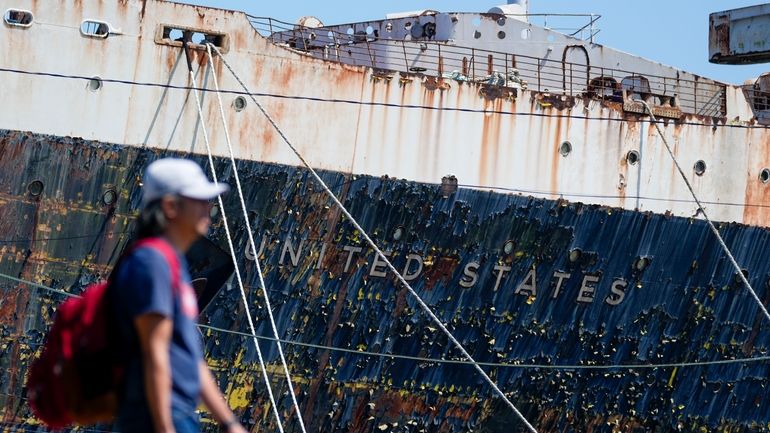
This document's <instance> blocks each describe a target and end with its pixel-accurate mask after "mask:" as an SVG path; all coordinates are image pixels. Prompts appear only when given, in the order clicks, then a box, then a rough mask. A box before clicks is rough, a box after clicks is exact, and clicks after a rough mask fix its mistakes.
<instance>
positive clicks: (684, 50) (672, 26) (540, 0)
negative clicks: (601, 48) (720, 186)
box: [177, 0, 770, 84]
mask: <svg viewBox="0 0 770 433" xmlns="http://www.w3.org/2000/svg"><path fill="white" fill-rule="evenodd" d="M177 1H181V2H189V3H196V4H202V5H207V6H213V7H219V8H225V9H235V10H242V11H244V12H247V13H250V14H252V15H257V16H268V17H272V18H277V19H280V20H283V21H287V22H296V20H297V19H298V18H300V17H302V16H305V15H313V16H316V17H318V18H320V19H321V21H323V22H324V23H325V24H337V23H346V22H353V21H364V20H370V19H378V18H384V17H385V14H386V13H389V12H400V11H412V10H418V9H436V10H440V11H478V12H486V11H487V10H489V8H490V7H492V6H495V5H497V4H501V3H504V1H501V2H496V1H494V0H492V1H478V0H476V1H474V2H470V1H459V0H444V1H438V0H411V1H406V0H381V1H371V0H363V1H351V0H343V1H320V0H314V1H309V0H293V1H291V0H290V1H276V0H262V1H254V0H252V1H237V0H177ZM760 2H761V0H722V1H716V0H665V1H664V0H647V1H628V0H595V1H576V0H571V1H570V0H530V13H595V14H599V15H601V16H602V18H601V19H600V20H599V23H598V26H599V28H600V29H601V32H600V33H599V35H598V36H597V42H599V43H601V44H603V45H607V46H609V47H612V48H616V49H619V50H622V51H625V52H628V53H631V54H636V55H639V56H642V57H646V58H648V59H652V60H655V61H658V62H661V63H664V64H667V65H671V66H676V67H678V68H682V69H684V70H686V71H688V72H693V73H696V74H699V75H703V76H706V77H709V78H713V79H717V80H720V81H725V82H728V83H734V84H742V83H743V81H744V80H746V79H749V78H754V77H756V76H758V75H759V74H761V73H762V72H765V71H770V64H767V65H749V66H732V65H712V64H710V63H709V62H708V16H709V13H711V12H717V11H722V10H726V9H733V8H739V7H744V6H751V5H754V4H757V3H760Z"/></svg>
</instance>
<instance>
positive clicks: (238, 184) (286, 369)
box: [206, 44, 306, 433]
mask: <svg viewBox="0 0 770 433" xmlns="http://www.w3.org/2000/svg"><path fill="white" fill-rule="evenodd" d="M206 46H207V48H208V56H209V65H210V67H211V71H212V74H211V76H212V77H213V79H214V80H213V81H214V89H215V90H216V95H217V100H218V101H219V114H220V115H221V117H222V126H223V128H224V133H225V139H226V141H227V150H228V151H229V152H230V162H231V163H232V165H233V175H234V176H235V186H236V189H237V190H238V198H239V199H240V202H241V210H242V211H243V221H244V223H245V224H246V233H248V236H249V246H250V247H251V251H252V253H253V254H254V263H255V264H256V266H257V275H259V284H260V286H261V288H262V296H263V297H264V299H265V309H266V310H267V317H268V318H269V319H270V327H271V328H272V330H273V336H275V344H276V346H277V347H278V355H279V356H280V358H281V365H282V366H283V372H284V374H285V375H286V384H287V386H288V387H289V394H290V395H291V400H292V403H294V410H295V411H296V412H297V419H298V420H299V426H300V429H301V430H302V433H306V432H305V422H304V421H303V419H302V411H301V410H300V408H299V403H298V402H297V395H296V393H295V391H294V385H293V384H292V383H291V374H290V373H289V366H288V365H287V363H286V357H285V355H284V354H283V348H282V347H281V340H280V338H281V337H280V335H279V334H278V327H277V326H276V324H275V318H274V317H273V308H272V306H271V305H270V296H269V295H268V293H267V285H266V284H265V277H264V275H263V274H262V266H261V265H260V263H259V252H258V251H257V247H256V243H255V242H254V233H252V231H251V223H250V222H249V215H248V211H247V210H246V201H245V199H244V198H243V189H242V188H241V180H240V176H239V175H238V167H237V165H236V163H235V154H234V152H233V145H232V142H231V141H230V131H229V130H228V129H227V118H226V117H225V109H224V105H223V104H222V94H221V92H220V91H219V81H218V80H217V74H216V72H215V71H216V69H215V68H214V59H213V54H212V52H211V47H212V45H211V44H207V45H206ZM220 56H221V54H220ZM209 155H211V152H209ZM228 236H229V235H228ZM241 290H243V288H241ZM243 306H244V308H246V310H248V309H249V305H248V304H247V303H246V296H245V294H244V296H243Z"/></svg>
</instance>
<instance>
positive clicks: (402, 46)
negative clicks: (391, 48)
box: [401, 41, 409, 72]
mask: <svg viewBox="0 0 770 433" xmlns="http://www.w3.org/2000/svg"><path fill="white" fill-rule="evenodd" d="M401 49H402V50H403V51H404V71H406V72H409V59H408V58H407V57H406V44H405V43H404V41H401Z"/></svg>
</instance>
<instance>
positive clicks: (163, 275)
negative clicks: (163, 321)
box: [110, 246, 203, 431]
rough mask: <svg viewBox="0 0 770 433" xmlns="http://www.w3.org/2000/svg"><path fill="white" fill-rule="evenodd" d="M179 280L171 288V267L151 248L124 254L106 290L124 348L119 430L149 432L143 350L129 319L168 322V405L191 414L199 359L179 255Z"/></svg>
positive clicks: (192, 303)
mask: <svg viewBox="0 0 770 433" xmlns="http://www.w3.org/2000/svg"><path fill="white" fill-rule="evenodd" d="M179 264H180V284H179V287H178V288H177V289H176V290H175V289H174V288H172V287H171V285H172V284H171V268H170V266H169V264H168V263H167V262H166V259H165V258H164V257H163V255H162V254H161V253H160V252H159V251H157V250H155V249H153V248H150V247H146V246H145V247H141V248H137V249H136V250H134V251H132V252H131V253H129V254H128V255H127V256H126V257H125V258H124V259H123V261H122V263H121V264H120V267H119V268H118V270H117V274H116V275H115V278H114V279H113V285H112V287H111V288H110V291H111V292H110V293H111V298H112V301H113V308H114V310H115V316H116V321H117V327H118V332H119V335H120V337H121V338H122V339H123V341H125V344H126V346H124V347H128V348H129V353H130V354H129V359H128V364H127V367H126V374H125V381H124V389H123V393H122V395H121V401H120V408H119V412H118V424H119V425H120V426H121V427H122V430H123V431H150V430H147V428H148V427H149V428H150V429H151V425H152V418H151V415H150V412H149V408H148V405H147V397H146V393H145V387H144V375H143V370H142V354H141V349H140V346H139V337H138V335H137V332H136V327H135V325H134V319H136V318H137V317H138V316H141V315H143V314H148V313H156V314H160V315H162V316H165V317H167V318H169V319H171V320H172V321H173V334H172V336H171V342H170V348H169V349H170V357H169V360H170V364H171V365H170V368H171V382H172V391H171V409H172V411H173V412H176V413H186V414H192V413H193V411H194V410H195V408H196V406H197V405H198V401H199V395H200V378H199V372H198V368H199V363H200V362H201V360H202V359H203V351H202V349H201V340H200V334H199V333H198V330H197V329H196V326H195V324H196V320H197V315H198V308H197V300H196V297H195V292H194V291H193V289H192V287H191V286H190V276H189V274H188V272H187V262H186V261H185V259H184V257H181V256H179Z"/></svg>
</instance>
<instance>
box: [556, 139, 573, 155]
mask: <svg viewBox="0 0 770 433" xmlns="http://www.w3.org/2000/svg"><path fill="white" fill-rule="evenodd" d="M570 152H572V143H570V142H569V141H565V142H563V143H562V144H561V145H560V146H559V153H560V154H561V156H567V155H569V154H570Z"/></svg>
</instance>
